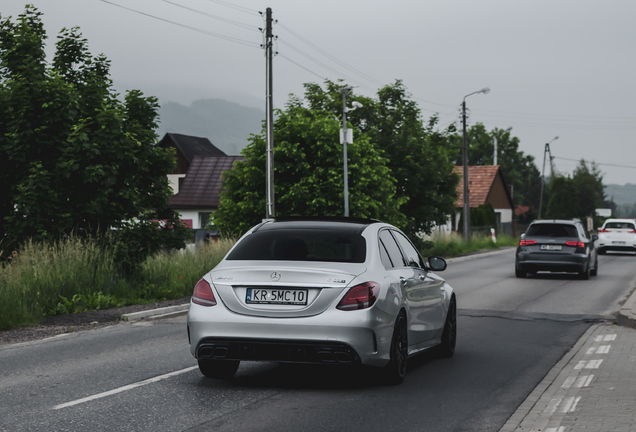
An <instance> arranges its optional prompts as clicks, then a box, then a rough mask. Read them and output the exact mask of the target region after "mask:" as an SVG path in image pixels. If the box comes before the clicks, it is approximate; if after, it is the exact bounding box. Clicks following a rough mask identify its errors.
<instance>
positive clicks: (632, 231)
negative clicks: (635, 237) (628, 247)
mask: <svg viewBox="0 0 636 432" xmlns="http://www.w3.org/2000/svg"><path fill="white" fill-rule="evenodd" d="M627 232H628V233H632V234H634V233H636V230H631V231H627Z"/></svg>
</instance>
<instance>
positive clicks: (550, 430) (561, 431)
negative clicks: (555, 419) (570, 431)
mask: <svg viewBox="0 0 636 432" xmlns="http://www.w3.org/2000/svg"><path fill="white" fill-rule="evenodd" d="M545 432H565V426H560V427H559V428H558V429H557V428H547V429H546V430H545Z"/></svg>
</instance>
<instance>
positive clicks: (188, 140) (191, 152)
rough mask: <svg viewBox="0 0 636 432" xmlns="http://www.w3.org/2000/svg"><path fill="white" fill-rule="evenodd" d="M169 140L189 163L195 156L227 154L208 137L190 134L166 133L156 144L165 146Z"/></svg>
mask: <svg viewBox="0 0 636 432" xmlns="http://www.w3.org/2000/svg"><path fill="white" fill-rule="evenodd" d="M170 141H172V142H173V143H174V145H175V146H176V147H177V148H178V149H179V151H180V152H181V154H183V156H184V157H185V158H186V159H187V161H188V162H189V163H192V160H193V159H194V158H195V156H217V157H220V156H227V155H226V154H225V153H224V152H223V151H222V150H219V149H218V148H216V147H215V146H214V144H212V143H211V142H210V140H209V139H207V138H203V137H195V136H191V135H182V134H176V133H167V134H165V135H164V136H163V138H161V141H159V144H158V145H159V147H167V146H168V145H169V143H170Z"/></svg>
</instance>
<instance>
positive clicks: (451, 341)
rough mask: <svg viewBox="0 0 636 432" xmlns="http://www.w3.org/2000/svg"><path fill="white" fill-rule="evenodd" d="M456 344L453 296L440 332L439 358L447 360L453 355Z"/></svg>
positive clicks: (455, 313) (455, 308)
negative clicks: (442, 329)
mask: <svg viewBox="0 0 636 432" xmlns="http://www.w3.org/2000/svg"><path fill="white" fill-rule="evenodd" d="M456 344H457V304H456V302H455V296H453V297H452V298H451V301H450V304H449V305H448V313H447V314H446V322H445V323H444V331H443V332H442V343H441V344H439V346H438V353H439V356H440V357H444V358H449V357H452V356H453V354H455V345H456Z"/></svg>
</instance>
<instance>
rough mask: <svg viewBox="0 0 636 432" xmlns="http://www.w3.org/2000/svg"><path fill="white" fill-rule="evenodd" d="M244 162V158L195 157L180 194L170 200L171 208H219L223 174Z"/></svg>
mask: <svg viewBox="0 0 636 432" xmlns="http://www.w3.org/2000/svg"><path fill="white" fill-rule="evenodd" d="M243 160H245V158H244V157H243V156H221V157H215V156H195V157H194V159H193V160H192V163H191V164H190V168H189V169H188V173H187V174H186V176H185V178H184V180H183V185H182V186H181V187H180V188H179V193H178V194H176V195H175V196H173V197H172V198H171V199H170V207H172V208H202V207H203V208H206V207H218V206H219V204H220V193H221V190H222V186H223V179H222V178H221V174H223V172H225V171H227V170H229V169H231V168H232V166H233V165H234V163H235V162H239V161H243Z"/></svg>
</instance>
